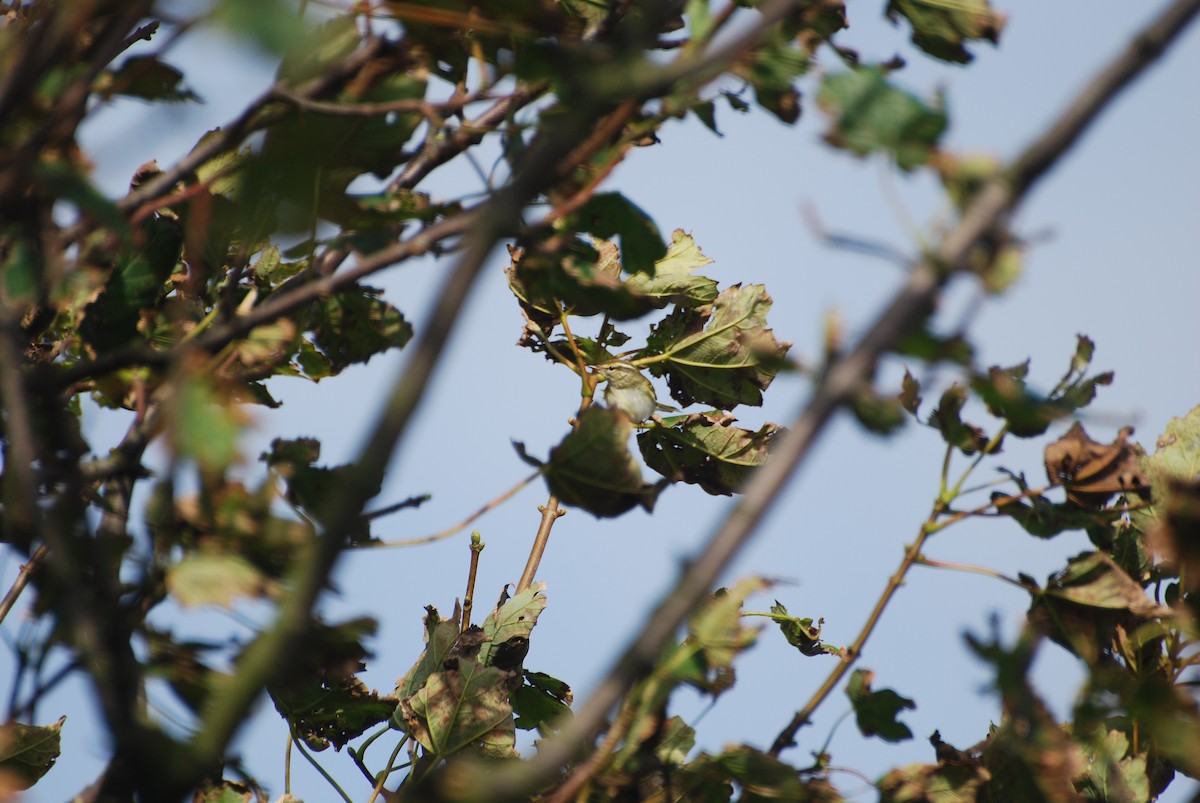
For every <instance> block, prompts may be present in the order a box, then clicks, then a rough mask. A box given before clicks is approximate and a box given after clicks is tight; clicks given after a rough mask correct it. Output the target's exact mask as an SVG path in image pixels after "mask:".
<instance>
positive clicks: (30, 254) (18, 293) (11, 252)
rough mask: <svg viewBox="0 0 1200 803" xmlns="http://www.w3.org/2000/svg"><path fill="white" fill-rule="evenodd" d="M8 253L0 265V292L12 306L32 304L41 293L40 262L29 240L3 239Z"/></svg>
mask: <svg viewBox="0 0 1200 803" xmlns="http://www.w3.org/2000/svg"><path fill="white" fill-rule="evenodd" d="M4 244H5V246H7V250H8V253H7V254H5V255H4V262H3V264H2V265H0V277H2V280H0V292H2V293H3V298H4V300H5V301H7V302H9V303H12V304H32V303H34V302H36V301H37V299H38V295H39V294H40V292H41V282H42V260H41V258H40V257H39V256H38V253H37V250H36V249H35V248H34V247H33V246H32V245H31V244H30V242H29V240H27V239H26V238H24V237H21V236H14V237H13V238H12V239H9V238H8V237H4Z"/></svg>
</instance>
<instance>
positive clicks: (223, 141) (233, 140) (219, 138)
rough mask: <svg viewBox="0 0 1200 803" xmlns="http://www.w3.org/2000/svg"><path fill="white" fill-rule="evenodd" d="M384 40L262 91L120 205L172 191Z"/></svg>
mask: <svg viewBox="0 0 1200 803" xmlns="http://www.w3.org/2000/svg"><path fill="white" fill-rule="evenodd" d="M384 44H385V43H384V40H383V39H379V38H372V39H368V40H367V41H366V42H365V43H364V45H363V46H362V47H361V48H359V49H358V50H357V51H355V52H354V53H353V54H351V55H350V56H349V57H348V58H347V59H346V60H345V61H343V62H342V63H341V64H338V65H336V66H334V67H331V68H330V69H328V70H327V71H326V72H324V73H322V74H321V76H320V77H319V78H314V79H313V80H311V81H308V82H307V83H305V84H304V85H302V86H300V87H296V88H291V87H287V86H284V85H279V86H272V87H271V88H270V89H268V90H267V91H266V92H264V93H263V94H261V95H259V96H258V98H256V99H255V100H254V101H252V102H251V103H250V105H249V106H247V107H246V108H245V109H244V110H243V111H242V113H241V114H239V115H238V116H237V117H235V118H234V119H233V120H231V121H229V122H228V123H226V124H225V125H223V126H221V127H220V128H218V129H217V130H216V131H215V132H214V133H213V134H212V135H211V136H209V137H207V138H206V139H204V140H203V141H202V142H201V143H200V144H199V145H197V146H196V147H195V148H193V149H192V151H191V153H189V154H188V155H187V156H185V157H183V158H182V159H180V160H179V161H178V162H176V163H175V165H174V166H173V167H171V168H169V169H168V170H165V171H163V172H162V173H161V174H159V175H157V176H155V177H154V179H152V180H151V181H148V182H146V183H145V184H143V185H142V186H140V187H138V188H137V189H136V190H134V191H133V192H131V193H129V194H128V195H126V196H125V197H124V198H122V199H120V200H119V201H117V204H116V206H117V209H119V210H121V211H122V212H124V213H126V214H129V213H131V212H133V210H135V209H138V208H139V207H141V206H142V205H143V204H145V203H146V202H147V201H151V200H154V199H156V198H160V197H162V196H163V195H165V194H167V193H169V192H170V191H171V188H172V187H174V186H175V184H176V182H179V181H181V180H183V179H184V178H185V177H186V176H187V175H188V174H189V173H191V172H193V171H195V170H196V169H197V168H198V167H200V166H201V165H203V164H204V163H205V162H207V161H208V160H210V159H212V158H213V157H215V156H218V155H220V154H222V153H224V152H225V151H228V150H230V149H231V148H236V147H237V146H238V145H240V144H241V142H242V141H243V140H244V139H245V138H246V137H247V136H248V135H249V134H252V133H254V132H255V131H258V130H260V129H262V128H265V127H266V126H268V125H270V124H271V123H273V122H275V121H277V120H279V119H280V118H281V117H284V116H286V115H288V114H290V113H291V108H292V105H293V104H294V103H295V102H296V101H297V100H307V99H311V98H316V97H317V96H319V95H321V94H323V93H325V92H328V91H329V90H330V89H332V88H333V87H335V86H337V85H338V84H339V83H340V82H342V81H344V80H345V79H347V78H348V77H350V76H352V75H354V74H355V73H356V72H358V71H359V70H360V69H362V67H363V66H364V65H366V64H367V63H368V62H370V61H371V60H372V59H374V58H375V57H376V56H378V55H379V53H380V51H381V50H382V49H383V47H384Z"/></svg>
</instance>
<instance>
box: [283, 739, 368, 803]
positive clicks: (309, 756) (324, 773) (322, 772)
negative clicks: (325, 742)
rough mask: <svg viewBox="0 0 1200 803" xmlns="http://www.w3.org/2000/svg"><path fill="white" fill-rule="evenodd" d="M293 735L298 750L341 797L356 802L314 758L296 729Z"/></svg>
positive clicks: (348, 801) (293, 742) (347, 802)
mask: <svg viewBox="0 0 1200 803" xmlns="http://www.w3.org/2000/svg"><path fill="white" fill-rule="evenodd" d="M291 735H292V738H291V743H292V744H294V745H296V750H298V751H299V752H300V755H302V756H304V758H305V759H306V760H307V761H308V763H309V764H312V766H313V769H315V770H316V771H317V772H318V773H319V774H320V776H321V777H322V778H324V779H325V781H326V782H327V783H328V784H329V785H330V786H332V787H333V788H334V789H335V790H336V791H337V793H338V796H339V797H341V799H342V800H344V801H346V803H354V801H352V800H351V799H350V796H349V795H348V794H346V792H345V791H344V790H343V789H342V787H340V786H338V782H337V781H335V780H334V779H333V776H332V775H330V774H329V773H328V772H327V771H326V770H325V768H324V767H322V766H321V764H320V762H318V761H317V760H316V759H315V758H313V756H312V754H310V753H309V752H308V750H306V749H305V748H304V745H303V744H302V743H301V741H300V737H299V736H297V735H296V731H295V730H294V729H292V734H291Z"/></svg>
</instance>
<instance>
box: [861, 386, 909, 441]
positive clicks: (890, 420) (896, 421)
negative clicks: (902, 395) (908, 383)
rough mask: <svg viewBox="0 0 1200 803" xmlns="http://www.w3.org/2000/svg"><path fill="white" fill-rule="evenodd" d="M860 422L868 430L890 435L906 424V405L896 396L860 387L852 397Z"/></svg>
mask: <svg viewBox="0 0 1200 803" xmlns="http://www.w3.org/2000/svg"><path fill="white" fill-rule="evenodd" d="M850 409H851V410H852V411H853V413H854V417H855V418H857V419H858V423H860V424H862V425H863V427H865V428H866V430H867V431H868V432H874V433H875V434H877V435H890V434H892V433H893V432H895V431H896V430H898V429H900V428H901V427H903V426H904V424H905V422H906V421H907V419H906V418H905V417H904V405H903V403H902V402H901V401H900V399H899V398H897V397H895V396H883V395H880V394H879V393H876V392H875V391H874V390H872V389H871V388H867V387H863V388H859V390H858V392H857V393H855V394H854V397H853V399H851V408H850Z"/></svg>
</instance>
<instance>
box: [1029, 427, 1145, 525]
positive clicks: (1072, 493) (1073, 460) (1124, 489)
mask: <svg viewBox="0 0 1200 803" xmlns="http://www.w3.org/2000/svg"><path fill="white" fill-rule="evenodd" d="M1132 433H1133V427H1125V428H1124V429H1122V430H1121V431H1120V432H1118V433H1117V438H1116V440H1114V441H1113V442H1112V443H1110V444H1103V443H1098V442H1096V441H1094V440H1092V439H1091V438H1090V437H1088V434H1087V432H1086V431H1085V430H1084V428H1083V425H1082V424H1080V423H1079V422H1078V421H1076V422H1075V424H1074V425H1073V426H1072V427H1071V429H1070V430H1068V431H1067V434H1066V435H1063V436H1062V437H1061V438H1059V439H1058V440H1056V441H1055V442H1054V443H1051V444H1050V445H1049V446H1047V447H1046V453H1045V462H1046V476H1047V477H1049V479H1050V484H1051V485H1062V486H1063V487H1064V488H1066V490H1067V500H1068V501H1070V502H1072V503H1074V504H1076V505H1078V506H1080V507H1085V508H1092V509H1096V508H1101V507H1104V505H1105V503H1107V502H1108V500H1109V499H1111V498H1112V496H1113V494H1118V493H1126V494H1127V493H1138V494H1141V495H1143V496H1149V493H1150V481H1149V480H1147V479H1146V476H1145V475H1144V474H1143V473H1142V471H1141V469H1140V467H1139V465H1138V459H1139V458H1140V457H1141V455H1142V449H1141V447H1140V446H1138V445H1137V444H1136V443H1130V442H1129V440H1128V439H1129V436H1130V435H1131V434H1132Z"/></svg>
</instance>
